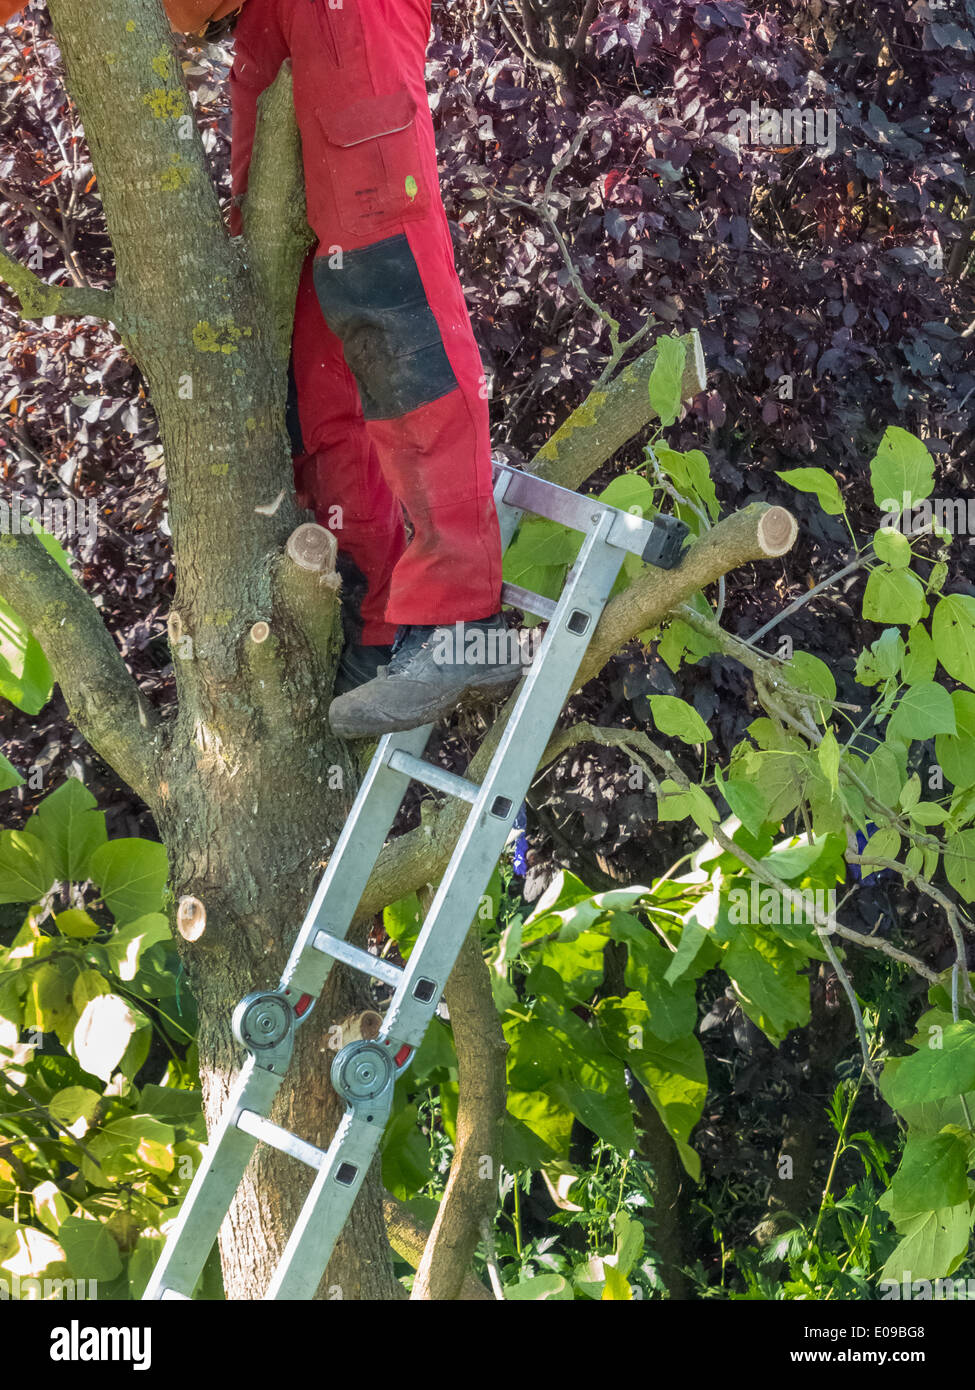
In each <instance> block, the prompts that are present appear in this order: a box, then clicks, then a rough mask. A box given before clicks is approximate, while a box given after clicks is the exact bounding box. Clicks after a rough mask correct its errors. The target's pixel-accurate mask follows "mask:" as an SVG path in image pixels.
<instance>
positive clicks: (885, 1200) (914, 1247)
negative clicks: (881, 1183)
mask: <svg viewBox="0 0 975 1390" xmlns="http://www.w3.org/2000/svg"><path fill="white" fill-rule="evenodd" d="M890 1201H891V1194H890V1193H889V1192H885V1193H884V1194H883V1196H882V1197H880V1198H879V1200H878V1202H877V1205H878V1206H880V1207H885V1208H886V1207H887V1206H889V1204H890ZM970 1222H971V1213H970V1210H969V1204H968V1202H961V1203H959V1205H958V1206H955V1207H940V1208H938V1210H936V1211H922V1212H917V1213H915V1214H914V1215H913V1216H909V1217H907V1218H905V1219H904V1220H903V1221H901V1222H897V1223H895V1224H896V1225H897V1229H898V1231H899V1232H900V1234H901V1236H902V1239H901V1241H900V1243H899V1244H898V1245H897V1246H896V1248H895V1249H894V1251H893V1253H892V1254H891V1256H890V1258H889V1259H888V1261H887V1263H886V1264H885V1265H884V1267H883V1269H882V1270H881V1273H880V1278H881V1279H882V1280H893V1281H895V1282H896V1283H898V1284H899V1283H901V1282H902V1281H903V1280H905V1279H911V1280H914V1279H941V1278H946V1277H947V1276H948V1275H949V1274H951V1273H952V1271H953V1270H955V1269H957V1267H958V1264H959V1262H960V1261H961V1259H962V1257H963V1256H964V1254H965V1252H966V1251H967V1249H968V1228H969V1225H970Z"/></svg>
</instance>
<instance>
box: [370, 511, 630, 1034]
mask: <svg viewBox="0 0 975 1390" xmlns="http://www.w3.org/2000/svg"><path fill="white" fill-rule="evenodd" d="M612 524H613V519H612V516H610V515H601V516H599V517H598V519H597V521H596V522H595V523H594V524H593V529H592V531H591V532H590V534H589V536H587V538H586V540H585V541H584V543H583V547H582V550H581V551H580V554H579V557H578V559H577V561H576V564H575V566H574V567H573V570H572V572H571V573H570V576H569V579H568V582H567V583H566V585H565V588H564V589H563V592H562V596H561V598H560V599H559V605H558V610H557V613H556V617H555V618H553V620H552V622H551V624H550V626H549V629H548V631H547V632H546V634H545V637H544V639H543V641H542V645H541V647H540V649H539V652H538V655H537V656H536V658H535V661H534V662H533V663H532V666H531V668H530V670H529V672H528V675H527V677H526V679H525V683H524V685H523V687H522V690H521V692H520V694H519V696H518V699H517V701H516V703H515V707H514V709H513V710H512V713H511V716H510V718H509V720H508V723H507V725H506V727H505V730H504V732H503V733H502V735H501V739H500V740H499V743H498V747H497V749H496V750H495V753H494V756H493V758H492V759H491V765H490V767H489V769H488V771H487V774H486V776H485V779H484V781H483V782H482V784H481V792H480V795H479V796H478V799H477V801H476V802H475V803H474V805H473V807H472V808H471V811H470V814H469V815H468V817H467V820H466V822H465V825H464V829H463V830H462V832H461V835H460V838H459V840H458V842H457V845H456V847H455V849H454V853H453V855H452V857H451V861H450V863H449V864H448V866H447V869H446V871H445V873H444V876H443V879H442V880H441V883H440V885H439V887H438V889H437V892H436V894H435V896H434V900H433V902H432V904H431V906H430V910H429V912H428V913H427V916H426V920H425V921H424V924H423V926H422V928H421V929H420V934H419V936H418V937H417V941H416V944H415V946H414V948H413V951H412V952H411V954H410V958H409V960H408V961H407V963H406V967H405V971H404V975H403V979H402V980H401V982H400V985H399V987H398V989H397V991H396V993H395V995H394V996H393V1000H392V1002H391V1004H390V1006H389V1009H388V1011H387V1013H386V1017H385V1019H384V1021H383V1026H382V1028H381V1029H380V1033H379V1038H380V1039H381V1040H383V1041H385V1039H386V1038H387V1037H390V1038H392V1039H393V1040H394V1041H395V1042H396V1043H397V1044H409V1045H410V1046H413V1047H416V1046H418V1045H419V1042H420V1041H421V1039H422V1037H423V1033H424V1032H425V1031H426V1024H427V1022H428V1021H429V1019H430V1018H431V1017H432V1015H433V1013H434V1012H435V1010H436V1007H437V1004H438V1002H439V999H440V995H441V994H442V992H443V988H444V985H445V984H446V981H447V977H448V976H449V974H450V970H451V968H452V967H453V962H454V960H455V959H456V956H457V954H458V952H459V951H460V948H461V946H462V945H463V942H464V938H465V937H466V935H467V931H468V930H469V928H470V923H471V920H472V917H473V912H472V911H471V910H470V909H469V903H470V900H471V898H472V897H473V896H479V895H480V893H481V892H482V891H483V888H484V885H485V884H486V883H487V881H488V879H489V878H490V875H491V872H492V870H493V868H494V865H495V864H496V862H497V860H498V857H499V855H500V854H501V851H502V849H503V848H504V844H505V841H506V840H507V837H508V834H509V832H510V830H511V826H512V824H513V823H514V819H515V817H516V815H517V814H518V811H519V809H520V807H521V803H522V801H523V800H524V797H525V794H526V793H527V791H528V788H529V786H530V785H531V780H532V778H533V777H534V775H535V769H536V767H537V766H538V761H539V759H540V757H541V755H542V753H543V752H544V751H545V746H546V744H547V743H548V740H549V738H550V737H551V732H552V729H553V728H554V727H555V724H556V721H557V720H558V717H559V714H560V712H561V709H562V705H563V703H564V701H565V699H566V697H567V696H568V694H569V693H570V692H571V690H572V683H573V681H574V679H575V676H576V673H577V672H578V669H579V665H580V663H581V661H582V657H583V655H584V653H585V650H586V647H587V646H588V643H589V639H590V637H591V636H592V633H593V631H594V629H595V626H596V623H597V621H598V619H599V616H600V614H601V613H602V610H603V608H604V606H605V604H606V601H607V599H608V597H609V594H610V591H611V589H612V587H613V584H614V582H615V580H616V576H617V574H618V573H619V570H620V568H621V565H622V559H623V556H622V553H621V552H620V551H619V550H618V549H616V548H611V547H610V546H609V545H608V543H607V535H608V532H609V530H610V528H611V526H612ZM577 612H580V613H586V614H587V616H588V624H587V626H586V628H585V630H584V631H583V632H581V633H575V632H573V631H572V630H571V629H570V628H569V627H568V626H567V624H568V622H569V621H570V620H571V619H572V618H573V615H574V614H575V613H577ZM499 797H502V798H503V799H504V801H505V802H507V803H509V805H508V809H507V811H506V814H504V815H503V816H499V815H497V814H496V813H492V806H493V805H494V803H495V802H496V800H497V798H499ZM474 885H476V889H475V890H474V891H472V887H473V886H474ZM465 903H466V904H468V906H465ZM445 919H449V920H445ZM418 986H422V988H421V989H420V990H419V993H418V992H417V987H418ZM431 986H432V990H431Z"/></svg>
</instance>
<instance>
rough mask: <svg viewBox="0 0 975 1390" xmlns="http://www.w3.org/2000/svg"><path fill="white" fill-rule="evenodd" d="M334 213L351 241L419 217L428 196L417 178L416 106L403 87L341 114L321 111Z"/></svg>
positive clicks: (424, 208)
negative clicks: (353, 238) (352, 238)
mask: <svg viewBox="0 0 975 1390" xmlns="http://www.w3.org/2000/svg"><path fill="white" fill-rule="evenodd" d="M317 116H318V120H319V124H320V125H321V127H322V130H323V131H324V133H325V159H326V162H327V164H328V172H329V177H330V179H331V184H332V197H333V198H334V200H335V212H336V216H337V218H338V221H339V224H340V225H341V227H342V228H343V229H344V230H345V231H346V232H348V233H349V234H350V235H352V236H354V237H357V238H358V237H371V235H372V233H373V232H374V231H376V230H377V229H382V228H385V227H388V226H389V224H390V223H395V222H403V221H412V220H414V219H415V218H418V217H422V216H423V215H424V214H425V213H426V212H427V211H428V210H429V207H430V190H429V189H428V188H427V187H426V186H425V181H424V179H423V177H422V176H421V173H420V160H419V147H418V144H417V137H416V102H415V101H414V100H413V97H412V96H411V95H410V93H409V92H408V91H407V90H406V88H405V87H404V88H403V89H402V90H401V91H399V92H392V93H390V94H389V95H388V96H381V97H367V98H366V99H365V100H361V101H356V102H353V103H352V104H351V105H350V106H347V107H345V108H344V109H343V110H340V111H327V110H324V109H323V108H321V107H320V108H319V109H318V112H317Z"/></svg>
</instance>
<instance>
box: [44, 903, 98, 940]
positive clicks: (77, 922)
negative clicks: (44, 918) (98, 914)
mask: <svg viewBox="0 0 975 1390" xmlns="http://www.w3.org/2000/svg"><path fill="white" fill-rule="evenodd" d="M54 925H55V926H56V927H57V929H58V931H59V932H60V933H61V935H62V936H67V937H69V938H71V939H74V940H82V941H84V940H87V939H88V938H89V937H92V936H97V935H98V932H99V930H100V928H99V926H98V923H97V922H93V921H92V919H91V918H90V917H89V916H88V913H87V912H85V911H84V909H83V908H80V907H68V908H65V910H64V911H63V912H57V913H55V915H54Z"/></svg>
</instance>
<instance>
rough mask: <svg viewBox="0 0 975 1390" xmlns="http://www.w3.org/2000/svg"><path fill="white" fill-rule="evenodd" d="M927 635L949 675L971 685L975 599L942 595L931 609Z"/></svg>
mask: <svg viewBox="0 0 975 1390" xmlns="http://www.w3.org/2000/svg"><path fill="white" fill-rule="evenodd" d="M931 636H932V638H933V639H934V649H935V651H936V652H937V654H938V660H939V661H940V662H941V664H942V666H943V667H944V668H945V670H946V671H947V672H948V674H949V676H954V678H955V680H958V681H963V682H964V683H965V685H968V686H972V687H975V598H972V596H971V595H970V594H948V595H947V596H946V597H945V598H943V599H942V600H941V602H940V603H939V604H938V606H937V608H936V609H935V610H934V617H933V618H932V620H931Z"/></svg>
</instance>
